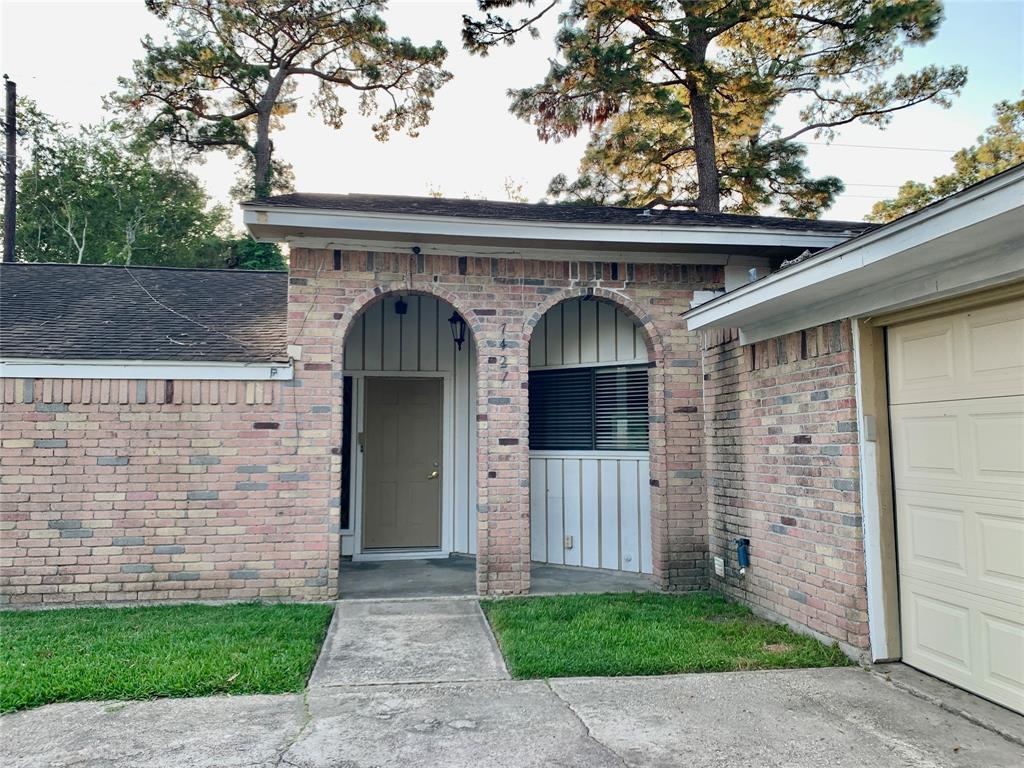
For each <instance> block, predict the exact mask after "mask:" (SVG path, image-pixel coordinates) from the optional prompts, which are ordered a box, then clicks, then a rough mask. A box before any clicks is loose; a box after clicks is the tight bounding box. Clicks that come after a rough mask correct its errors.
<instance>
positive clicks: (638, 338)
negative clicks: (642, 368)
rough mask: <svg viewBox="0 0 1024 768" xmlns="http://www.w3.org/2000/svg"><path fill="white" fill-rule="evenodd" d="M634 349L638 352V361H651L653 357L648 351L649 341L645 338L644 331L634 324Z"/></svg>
mask: <svg viewBox="0 0 1024 768" xmlns="http://www.w3.org/2000/svg"><path fill="white" fill-rule="evenodd" d="M633 349H635V350H636V359H637V360H650V359H651V356H650V353H649V352H648V350H647V340H646V339H645V338H644V332H643V329H642V328H641V327H640V326H639V325H636V324H635V323H634V324H633Z"/></svg>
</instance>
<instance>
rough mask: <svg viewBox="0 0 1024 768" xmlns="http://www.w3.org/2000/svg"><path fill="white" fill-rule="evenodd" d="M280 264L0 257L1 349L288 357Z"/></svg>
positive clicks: (76, 354) (61, 354) (91, 355)
mask: <svg viewBox="0 0 1024 768" xmlns="http://www.w3.org/2000/svg"><path fill="white" fill-rule="evenodd" d="M287 304H288V274H287V273H286V272H254V271H244V270H204V269H171V268H164V267H131V268H125V267H123V266H100V265H77V264H32V263H13V264H10V263H8V264H2V265H0V356H2V357H4V358H27V359H57V360H168V361H171V360H173V361H208V362H245V363H250V362H251V363H269V362H284V361H286V360H287V355H286V348H287V314H288V312H287Z"/></svg>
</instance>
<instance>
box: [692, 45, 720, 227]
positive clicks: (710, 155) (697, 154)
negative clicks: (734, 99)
mask: <svg viewBox="0 0 1024 768" xmlns="http://www.w3.org/2000/svg"><path fill="white" fill-rule="evenodd" d="M687 47H688V48H689V51H690V56H691V57H692V61H691V63H690V66H689V67H687V72H686V91H687V93H688V94H689V97H690V125H691V128H692V130H693V154H694V162H695V164H696V166H697V210H698V211H699V212H700V213H719V212H720V211H721V210H722V201H721V189H720V187H719V184H718V157H717V155H716V152H715V122H714V119H713V117H712V115H711V100H710V99H709V98H708V94H707V93H706V91H705V88H704V85H705V83H704V78H702V77H699V76H698V75H697V74H695V72H699V71H700V70H701V69H703V67H704V65H705V63H706V61H707V52H708V40H707V39H706V37H705V36H704V35H702V34H700V33H699V32H697V31H696V30H694V29H691V30H690V43H689V45H688V46H687Z"/></svg>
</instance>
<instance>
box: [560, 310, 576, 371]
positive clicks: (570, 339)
mask: <svg viewBox="0 0 1024 768" xmlns="http://www.w3.org/2000/svg"><path fill="white" fill-rule="evenodd" d="M562 362H563V363H564V364H565V365H575V364H576V363H579V362H580V300H579V299H570V300H569V301H566V302H564V303H563V304H562Z"/></svg>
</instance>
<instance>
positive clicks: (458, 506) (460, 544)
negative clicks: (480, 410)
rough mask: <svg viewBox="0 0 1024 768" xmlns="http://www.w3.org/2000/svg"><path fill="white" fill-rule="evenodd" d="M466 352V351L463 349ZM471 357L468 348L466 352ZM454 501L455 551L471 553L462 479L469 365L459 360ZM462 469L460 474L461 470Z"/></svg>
mask: <svg viewBox="0 0 1024 768" xmlns="http://www.w3.org/2000/svg"><path fill="white" fill-rule="evenodd" d="M464 349H465V348H464ZM465 352H466V354H467V356H468V349H466V350H465ZM453 378H454V381H453V386H454V387H455V400H454V403H455V430H454V439H455V467H453V470H454V471H455V477H454V478H453V479H454V481H455V499H454V512H455V514H454V518H455V519H454V537H453V538H454V541H453V544H452V546H453V547H454V549H455V551H456V552H468V551H469V516H468V515H467V514H466V508H467V506H468V505H469V486H468V484H467V483H466V482H465V479H464V478H463V477H461V476H460V475H462V474H463V473H464V472H465V471H466V469H467V468H468V467H469V399H470V398H469V366H468V365H467V364H466V361H465V360H462V359H458V360H456V364H455V376H454V377H453ZM460 470H461V471H460Z"/></svg>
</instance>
